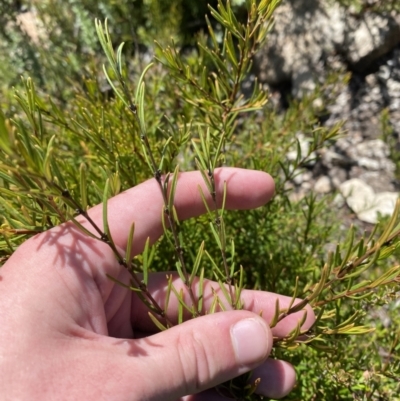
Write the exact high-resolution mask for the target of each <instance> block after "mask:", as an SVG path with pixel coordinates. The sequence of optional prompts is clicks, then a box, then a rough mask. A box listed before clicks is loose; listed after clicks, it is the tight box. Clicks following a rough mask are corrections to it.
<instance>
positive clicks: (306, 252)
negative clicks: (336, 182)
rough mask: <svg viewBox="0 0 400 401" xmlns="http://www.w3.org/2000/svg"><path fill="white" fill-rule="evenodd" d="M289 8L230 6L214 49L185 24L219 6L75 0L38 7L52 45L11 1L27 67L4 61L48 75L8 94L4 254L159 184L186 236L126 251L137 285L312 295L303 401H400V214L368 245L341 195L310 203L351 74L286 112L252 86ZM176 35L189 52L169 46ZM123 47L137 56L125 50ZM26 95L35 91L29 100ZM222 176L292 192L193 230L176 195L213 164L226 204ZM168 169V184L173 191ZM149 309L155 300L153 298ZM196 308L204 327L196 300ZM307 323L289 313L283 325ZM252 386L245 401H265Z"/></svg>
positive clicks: (219, 18) (224, 7)
mask: <svg viewBox="0 0 400 401" xmlns="http://www.w3.org/2000/svg"><path fill="white" fill-rule="evenodd" d="M278 3H279V1H276V0H261V1H257V0H248V1H246V6H247V8H246V10H247V11H246V13H247V14H248V15H247V14H246V16H245V18H244V17H243V10H244V8H243V5H242V4H241V2H237V5H236V6H235V7H236V8H234V9H233V8H232V6H231V5H230V3H229V2H222V1H219V2H218V9H217V8H213V9H212V11H211V13H210V14H211V15H210V20H213V22H212V23H211V22H210V20H207V26H208V30H207V33H205V32H204V31H201V30H200V31H199V33H198V36H197V40H198V44H197V45H196V46H190V44H191V41H189V40H188V39H187V35H188V32H190V29H191V28H192V27H190V23H189V21H190V20H188V19H185V18H183V12H184V10H187V8H185V7H187V6H188V5H192V6H193V5H196V7H197V8H196V7H194V8H193V13H194V14H193V15H197V16H198V14H199V13H200V12H202V13H204V8H202V6H201V7H200V4H203V3H202V2H196V1H183V0H181V1H178V0H176V1H171V2H169V3H167V2H162V1H157V0H154V1H147V2H142V1H137V2H133V3H132V2H128V1H126V2H124V1H120V2H118V3H117V2H113V1H111V0H109V1H103V2H99V3H97V2H91V1H89V0H86V1H80V2H75V1H73V0H69V1H68V4H69V5H70V6H71V7H70V10H72V12H69V13H68V14H66V13H65V12H63V11H62V9H64V5H65V2H58V1H56V0H54V1H44V2H41V3H40V7H39V6H38V7H37V10H38V17H39V18H40V19H41V20H42V21H44V22H46V29H47V30H46V32H45V33H44V34H43V37H42V38H41V39H40V41H39V42H37V43H34V42H32V41H29V40H28V38H27V36H26V34H25V33H24V32H23V30H21V29H20V28H18V26H17V25H15V24H14V25H13V21H15V19H13V18H15V16H16V15H17V10H16V9H15V7H14V8H13V3H12V2H10V3H5V4H8V6H9V7H10V10H11V11H12V12H11V11H10V14H8V15H9V17H7V18H8V19H9V20H8V21H7V24H6V25H7V27H6V25H3V31H2V34H3V37H5V36H7V35H8V38H9V41H8V42H7V44H6V45H5V44H4V43H3V45H2V46H3V48H4V47H7V46H8V45H9V46H10V47H11V49H15V48H16V47H17V46H18V43H20V44H21V43H23V44H24V45H23V49H22V53H23V57H21V58H20V54H19V53H15V52H14V51H9V52H8V56H7V57H6V58H5V59H4V61H5V62H4V64H3V63H0V65H3V66H6V67H3V68H4V69H7V68H8V67H7V66H10V65H12V64H13V63H14V62H15V60H17V61H18V64H17V65H18V66H19V67H18V68H19V69H20V70H19V71H18V72H19V73H22V72H23V70H24V69H25V68H29V74H31V75H32V78H26V77H25V78H24V79H23V80H22V84H19V83H17V81H16V80H15V76H13V74H11V73H8V74H7V75H5V78H3V79H4V81H3V83H2V86H1V88H2V92H3V94H4V97H3V99H7V100H6V101H5V100H3V111H2V112H1V114H0V148H1V151H0V194H1V197H0V208H1V214H2V216H3V218H2V223H1V224H2V225H1V230H0V233H1V241H0V258H1V261H2V262H3V263H4V262H5V261H6V260H7V259H8V258H9V256H10V255H11V254H12V253H13V251H14V250H15V249H16V248H17V247H18V246H19V245H20V244H21V243H22V242H23V241H25V240H26V239H27V238H29V237H30V236H32V235H34V234H36V233H38V232H42V231H45V230H47V229H49V228H51V227H53V226H55V225H57V224H60V223H62V222H64V221H66V220H69V219H72V218H74V216H76V214H77V213H78V214H81V215H84V216H85V215H86V214H85V213H86V210H87V208H88V207H90V206H92V205H95V204H98V203H100V202H102V201H103V200H106V199H108V198H109V197H111V196H114V195H116V194H117V193H119V192H121V191H123V190H125V189H127V188H129V187H132V186H135V185H137V184H139V183H141V182H143V181H144V180H146V179H148V178H151V177H154V178H155V179H156V180H157V181H158V182H159V184H160V190H161V192H162V193H163V194H164V195H165V197H166V204H165V207H166V210H167V213H165V218H166V219H168V220H169V225H170V226H171V229H170V230H165V234H164V236H163V238H162V239H161V241H160V242H159V243H158V244H156V245H155V246H154V247H150V248H149V249H148V251H147V253H145V254H144V255H140V256H138V257H137V258H135V260H134V261H133V262H132V261H131V260H130V258H129V257H128V258H124V256H123V255H120V254H119V253H118V252H117V251H116V257H117V258H118V259H119V260H120V262H121V263H122V264H124V266H125V267H126V268H127V269H128V270H130V271H131V274H132V283H131V286H132V288H134V287H135V289H137V288H136V287H137V282H136V281H135V275H136V270H135V269H136V268H139V269H141V270H143V271H145V272H147V271H148V270H149V269H150V270H152V271H160V270H163V269H165V266H166V265H167V264H166V263H165V260H169V261H171V264H172V265H176V267H177V269H178V271H179V273H180V274H181V276H182V279H183V281H185V282H186V283H187V285H188V287H189V288H190V274H191V272H192V269H196V270H197V272H198V274H200V275H201V276H204V277H209V278H213V279H216V280H219V281H220V285H221V287H222V286H223V283H228V284H229V285H231V286H232V288H233V290H234V291H233V293H232V294H229V293H227V294H226V296H227V298H228V299H229V300H230V301H231V303H232V304H233V305H234V306H235V307H240V302H238V300H239V297H238V294H239V293H240V289H241V288H242V287H243V286H244V287H246V288H257V289H261V290H268V291H274V292H278V293H282V294H287V295H290V296H291V295H294V296H298V297H302V298H303V299H305V303H304V304H303V307H304V306H305V304H306V303H310V304H311V306H312V307H313V308H314V310H315V312H316V314H317V316H318V320H317V323H316V325H315V326H314V327H313V328H312V330H311V331H310V332H307V333H299V331H295V332H293V333H291V335H289V336H288V337H287V338H285V339H283V340H280V341H276V343H275V347H274V351H273V355H274V356H275V357H279V358H284V359H286V360H288V361H291V362H292V363H293V364H294V365H295V366H296V368H297V372H298V385H297V387H296V389H295V390H294V391H293V392H292V393H291V394H290V395H289V396H288V397H287V398H286V399H288V400H298V399H301V400H329V401H330V400H354V399H355V400H386V399H391V400H395V399H396V397H397V394H398V392H399V383H398V377H399V376H400V362H399V358H398V351H399V348H400V344H399V340H400V317H399V316H398V313H396V306H395V305H396V304H395V302H396V299H398V292H396V286H397V288H398V282H399V279H400V276H399V274H400V268H399V266H397V265H396V263H395V261H396V258H397V255H398V249H397V248H398V245H399V234H400V225H399V223H398V214H399V207H400V206H399V205H398V207H397V209H396V211H395V213H394V215H393V216H392V218H391V219H389V220H387V221H386V222H383V223H382V224H380V225H378V226H377V228H376V230H375V231H374V232H372V233H370V235H369V234H365V235H363V234H360V233H359V230H358V229H356V228H353V227H351V228H349V229H348V230H345V232H344V231H343V228H342V227H341V226H340V221H337V217H336V214H335V212H334V211H333V197H329V196H328V197H320V196H317V195H315V194H313V193H312V192H310V193H309V194H308V195H307V196H305V197H303V198H302V199H296V198H295V197H294V196H293V193H292V189H291V185H290V183H291V182H292V180H293V178H294V177H295V176H296V175H297V174H299V173H301V172H302V171H303V170H304V169H305V168H307V165H308V163H309V162H310V160H311V159H313V158H315V157H316V156H315V155H316V154H317V153H316V151H318V150H319V149H321V148H322V147H324V146H329V144H330V143H331V142H332V141H334V140H335V139H336V138H337V137H338V135H340V134H342V133H341V131H340V125H338V126H335V127H334V128H332V129H327V128H325V127H323V126H322V125H321V124H320V117H321V116H322V115H324V113H325V109H324V106H322V107H321V106H319V105H320V104H321V103H322V104H326V102H328V101H329V99H325V93H327V92H329V91H332V90H334V89H335V82H337V80H339V79H345V78H341V77H338V76H334V77H331V80H328V81H327V82H326V83H325V85H324V86H321V87H320V88H318V89H317V90H315V92H314V93H312V94H309V95H307V96H305V97H304V98H302V99H301V100H300V101H291V102H290V104H289V107H288V109H287V111H286V112H285V113H283V114H282V113H278V112H276V111H275V110H274V108H273V107H272V106H270V105H269V103H268V93H267V92H266V91H265V90H264V89H263V87H262V86H260V85H259V84H258V83H257V81H255V82H252V83H251V86H252V87H251V90H250V91H249V90H248V89H245V85H244V83H247V82H249V81H248V77H249V74H250V73H251V67H252V65H251V61H252V57H253V56H254V54H255V52H256V51H257V50H258V49H259V47H260V46H261V44H262V43H263V42H264V40H265V38H266V37H267V34H268V29H269V27H270V24H271V23H272V13H273V10H274V8H275V7H276V6H277V5H278ZM132 4H133V6H134V7H136V8H135V9H134V10H133V11H135V12H133V11H132V12H131V11H130V9H129V7H131V5H132ZM167 4H168V6H167ZM204 4H205V3H204ZM162 7H170V8H169V10H171V17H170V19H171V20H170V19H169V18H167V21H164V22H165V23H164V22H163V23H161V22H160V21H161V20H162V17H161V16H162V15H165V14H166V11H165V10H164V9H163V8H162ZM233 10H236V11H237V12H238V15H240V17H239V19H237V18H236V17H235V14H234V13H233ZM1 15H3V14H1ZM127 15H129V16H131V18H127ZM150 15H154V18H155V20H152V19H151V18H150ZM94 16H97V17H99V18H104V17H108V25H109V27H110V30H111V37H110V36H109V34H108V29H107V27H106V26H105V25H104V24H103V23H102V22H97V23H96V28H97V33H98V35H99V37H100V41H99V40H98V38H97V36H96V29H95V25H94V21H93V20H94ZM2 18H6V17H5V16H3V17H2ZM157 18H160V20H157ZM243 21H244V22H243ZM159 22H160V23H159ZM77 26H78V27H79V29H77V30H76V29H75V30H74V29H73V28H74V27H75V28H76V27H77ZM200 26H204V25H201V24H200ZM169 29H172V31H170V30H169ZM166 32H168V33H170V35H168V37H169V36H173V37H175V41H174V42H170V41H169V40H168V41H167V40H166V39H165V38H166V36H167V35H166ZM152 35H154V37H157V36H158V35H161V36H160V38H161V39H160V40H159V41H158V44H157V45H155V46H154V47H151V48H147V51H149V52H154V53H155V61H154V63H153V64H149V65H148V66H146V64H145V63H144V61H143V57H142V53H141V52H139V51H135V46H138V47H139V49H142V50H143V49H144V48H142V46H153V45H152V44H151V43H152V42H151V41H150V38H151V37H152ZM111 38H112V40H111ZM116 38H117V39H116ZM135 38H136V39H135ZM123 40H128V41H129V42H128V44H127V46H125V47H122V46H120V47H118V45H119V42H120V41H123ZM135 40H136V44H135ZM166 42H169V44H167V43H166ZM114 49H115V50H114ZM136 50H137V48H136ZM30 51H31V53H30ZM104 54H105V55H104ZM31 56H32V57H31ZM103 62H104V63H105V67H104V71H103V69H102V63H103ZM28 66H30V67H28ZM24 75H25V74H24ZM106 76H107V77H108V78H106ZM66 78H67V79H66ZM10 84H15V85H17V90H16V91H15V96H14V97H13V96H12V95H11V94H10V91H9V89H8V85H10ZM317 98H318V99H321V98H322V99H324V100H326V102H315V101H314V100H315V99H317ZM298 132H302V133H304V134H305V135H306V137H307V138H308V140H309V143H310V147H309V152H308V153H307V154H302V153H301V148H300V146H299V143H298V141H297V139H296V133H298ZM291 150H295V151H296V152H297V157H296V158H295V160H289V159H288V158H287V154H288V152H289V151H291ZM219 166H236V167H243V168H254V169H257V170H262V171H266V172H269V173H270V174H271V175H272V176H273V177H274V178H275V180H276V194H275V197H274V199H273V201H272V202H270V203H269V204H268V205H266V206H264V207H262V208H260V209H257V210H252V211H245V212H244V211H240V212H227V211H220V212H216V213H211V212H210V213H209V214H208V215H206V216H203V217H200V218H198V219H192V220H190V221H187V222H185V223H183V224H182V223H181V224H179V225H178V223H177V221H176V220H175V217H174V213H173V195H172V196H171V197H170V198H168V196H169V195H168V193H167V192H168V191H167V189H168V188H169V189H170V190H171V193H172V194H173V188H174V185H175V183H176V181H175V178H176V174H175V173H176V172H177V171H178V169H179V170H180V171H183V170H189V169H199V170H200V171H202V172H203V175H204V180H205V181H206V184H207V187H208V188H209V191H210V193H211V194H212V193H213V185H214V184H213V183H214V181H213V180H214V175H213V174H214V170H215V168H217V167H219ZM161 174H167V177H168V178H169V183H168V185H164V183H165V176H164V178H163V176H162V175H161ZM104 234H105V235H103V236H102V237H101V238H99V240H102V241H105V242H107V243H108V244H109V245H110V246H111V247H112V246H113V243H112V238H111V237H110V233H108V232H107V230H106V232H105V233H104ZM203 241H204V244H205V245H204V248H203V245H202V243H203ZM182 248H183V249H184V250H185V252H184V254H183V256H182V253H181V252H179V250H180V249H182ZM177 249H178V251H177ZM329 249H331V251H329ZM332 249H333V251H332ZM128 254H129V251H128ZM149 255H151V257H149ZM150 262H151V263H150ZM133 266H135V267H133ZM241 266H243V269H242V268H241ZM110 279H112V278H110ZM145 284H146V283H145ZM224 288H225V287H224ZM170 291H173V289H172V288H170ZM142 297H143V300H144V302H147V303H149V300H148V299H147V298H146V288H144V289H143V288H142ZM196 302H198V300H196ZM397 302H398V301H397ZM185 307H186V308H187V309H188V310H190V311H191V313H192V314H193V316H194V317H196V316H197V315H198V313H197V309H196V308H195V305H185ZM215 307H216V309H218V302H217V304H216V306H215ZM219 307H221V305H219ZM149 308H150V309H151V310H152V313H153V318H154V322H155V324H157V325H158V326H159V327H160V328H163V327H162V325H161V323H160V322H159V321H158V317H159V316H160V315H161V314H162V308H158V309H157V305H152V304H150V303H149ZM294 311H295V308H289V309H288V310H279V308H278V309H277V311H276V319H275V320H276V321H279V320H280V319H282V318H283V317H284V316H286V315H287V314H289V313H293V312H294ZM379 313H384V314H385V316H386V317H387V319H389V321H390V324H389V325H388V324H387V323H385V324H384V323H383V322H382V321H381V319H380V318H378V317H377V316H378V314H379ZM276 321H275V322H272V324H274V323H275V324H276ZM371 329H375V330H374V331H372V330H371ZM299 334H303V336H302V337H299V336H298V335H299ZM242 390H243V393H244V395H243V394H241V395H240V397H243V398H244V397H247V398H246V399H257V396H256V395H254V394H253V395H249V394H248V393H249V392H251V391H249V389H242ZM250 390H251V389H250ZM239 393H241V391H238V392H236V393H235V395H236V396H237V397H239ZM397 399H398V398H397Z"/></svg>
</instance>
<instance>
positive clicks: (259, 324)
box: [127, 311, 273, 401]
mask: <svg viewBox="0 0 400 401" xmlns="http://www.w3.org/2000/svg"><path fill="white" fill-rule="evenodd" d="M134 342H135V343H136V345H135V346H137V347H138V349H141V350H142V352H141V354H142V355H146V357H142V358H141V363H142V366H141V367H139V366H135V370H136V369H138V368H139V369H140V377H141V382H140V383H135V384H133V383H132V384H133V386H134V388H135V391H134V392H133V393H135V394H138V396H139V397H138V399H146V400H165V401H166V400H174V401H175V400H176V399H178V398H180V397H182V396H185V395H189V394H195V393H198V392H200V391H204V390H206V389H208V388H211V387H214V386H216V385H218V384H221V383H223V382H225V381H227V380H229V379H232V378H234V377H236V376H238V375H240V374H242V373H245V372H248V371H249V370H251V369H253V368H255V367H256V366H258V365H260V364H261V363H262V362H263V361H264V360H265V359H266V358H267V357H268V355H269V353H270V352H271V348H272V342H273V337H272V333H271V331H270V329H269V327H268V326H267V324H266V323H265V321H264V320H263V319H262V318H261V317H260V316H258V315H256V314H254V313H251V312H248V311H230V312H222V313H217V314H213V315H208V316H203V317H200V318H196V319H193V320H190V321H188V322H185V323H183V324H181V325H179V326H175V327H173V328H171V329H169V330H167V331H164V332H162V333H158V334H156V335H154V336H151V337H147V338H143V339H140V340H134ZM137 362H138V361H136V363H137ZM127 371H131V372H132V367H127ZM138 390H139V391H138Z"/></svg>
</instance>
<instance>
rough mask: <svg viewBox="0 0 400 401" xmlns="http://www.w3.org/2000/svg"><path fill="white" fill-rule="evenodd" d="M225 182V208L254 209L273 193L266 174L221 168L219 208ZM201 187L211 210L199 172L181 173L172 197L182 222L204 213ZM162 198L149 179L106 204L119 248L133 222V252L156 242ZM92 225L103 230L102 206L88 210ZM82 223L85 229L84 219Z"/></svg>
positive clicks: (209, 199) (159, 229)
mask: <svg viewBox="0 0 400 401" xmlns="http://www.w3.org/2000/svg"><path fill="white" fill-rule="evenodd" d="M224 182H226V183H227V197H226V208H227V209H253V208H256V207H259V206H262V205H264V204H265V203H266V202H268V200H269V199H270V198H271V197H272V195H273V193H274V188H275V187H274V182H273V180H272V178H271V176H270V175H269V174H267V173H264V172H261V171H254V170H244V169H238V168H221V169H217V170H216V171H215V185H216V198H217V203H218V206H219V207H220V206H221V200H222V194H223V188H224ZM199 186H200V187H201V188H202V190H203V193H204V195H205V197H206V200H207V202H208V205H209V207H210V208H211V209H213V208H214V205H213V202H212V200H211V196H210V194H209V192H208V190H207V187H206V185H205V183H204V181H203V178H202V176H201V174H200V172H199V171H193V172H188V173H180V174H179V178H178V184H177V189H176V195H175V202H174V204H175V207H176V210H177V213H178V217H179V218H180V219H181V220H184V219H188V218H190V217H195V216H199V215H201V214H202V213H204V212H205V207H204V204H203V200H202V198H201V196H200V192H199V189H198V187H199ZM162 210H163V199H162V195H161V191H160V188H159V186H158V184H157V182H156V180H155V179H151V180H148V181H146V182H144V183H142V184H140V185H138V186H137V187H134V188H131V189H129V190H127V191H125V192H123V193H121V194H119V195H118V196H116V197H114V198H112V199H110V200H109V201H108V216H109V217H108V220H109V226H110V230H111V233H112V237H113V239H114V241H115V243H116V244H117V245H118V246H120V247H121V248H122V249H124V248H125V247H126V242H127V238H128V234H129V230H130V226H131V224H132V222H134V223H135V237H134V242H133V244H134V245H133V248H134V249H133V251H134V253H135V254H137V253H140V252H141V251H142V250H143V247H144V244H145V241H146V239H147V237H150V239H151V241H155V240H157V239H158V237H159V236H160V235H161V233H162V224H161V213H162ZM89 214H90V216H91V218H92V219H93V220H94V222H95V223H96V224H97V225H98V226H100V227H103V221H102V205H98V206H95V207H94V208H92V209H91V210H90V211H89ZM81 221H82V222H83V223H84V224H85V225H86V227H88V228H89V229H91V228H90V227H89V225H88V224H87V222H85V221H84V220H83V219H81Z"/></svg>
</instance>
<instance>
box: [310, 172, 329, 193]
mask: <svg viewBox="0 0 400 401" xmlns="http://www.w3.org/2000/svg"><path fill="white" fill-rule="evenodd" d="M332 190H333V186H332V183H331V180H330V179H329V178H328V177H326V176H322V177H319V178H318V180H317V181H316V182H315V184H314V191H315V192H317V193H319V194H328V193H329V192H331V191H332Z"/></svg>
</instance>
